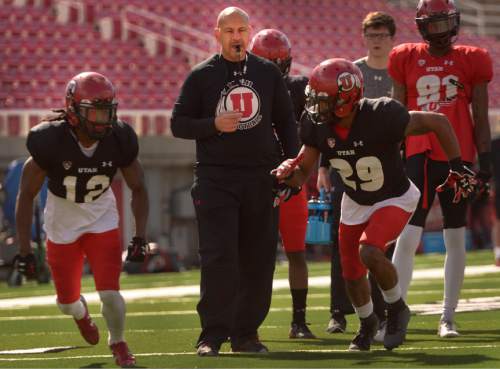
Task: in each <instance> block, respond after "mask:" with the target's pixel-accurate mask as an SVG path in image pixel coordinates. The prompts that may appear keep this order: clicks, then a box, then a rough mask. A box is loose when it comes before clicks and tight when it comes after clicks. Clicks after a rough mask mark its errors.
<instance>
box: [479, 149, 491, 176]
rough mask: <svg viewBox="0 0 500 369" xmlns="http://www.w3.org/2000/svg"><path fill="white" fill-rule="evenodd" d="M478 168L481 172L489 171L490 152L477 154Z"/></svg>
mask: <svg viewBox="0 0 500 369" xmlns="http://www.w3.org/2000/svg"><path fill="white" fill-rule="evenodd" d="M478 161H479V170H480V171H481V172H486V173H490V172H491V153H490V152H489V151H487V152H482V153H479V154H478Z"/></svg>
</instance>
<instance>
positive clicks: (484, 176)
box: [475, 152, 491, 200]
mask: <svg viewBox="0 0 500 369" xmlns="http://www.w3.org/2000/svg"><path fill="white" fill-rule="evenodd" d="M478 161H479V172H478V173H477V174H476V181H477V186H476V191H475V199H476V200H483V199H487V198H488V196H489V195H490V184H489V181H490V179H491V153H490V152H482V153H479V155H478Z"/></svg>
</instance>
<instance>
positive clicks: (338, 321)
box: [326, 314, 347, 333]
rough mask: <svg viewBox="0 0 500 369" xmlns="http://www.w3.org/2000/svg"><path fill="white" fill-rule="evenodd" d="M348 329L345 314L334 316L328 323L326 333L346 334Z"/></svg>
mask: <svg viewBox="0 0 500 369" xmlns="http://www.w3.org/2000/svg"><path fill="white" fill-rule="evenodd" d="M346 327H347V321H346V320H345V317H344V315H343V314H333V315H332V318H331V319H330V321H329V322H328V327H326V331H327V332H328V333H344V332H345V330H346Z"/></svg>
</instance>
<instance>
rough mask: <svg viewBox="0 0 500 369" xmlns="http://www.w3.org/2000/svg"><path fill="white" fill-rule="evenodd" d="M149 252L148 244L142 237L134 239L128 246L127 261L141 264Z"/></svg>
mask: <svg viewBox="0 0 500 369" xmlns="http://www.w3.org/2000/svg"><path fill="white" fill-rule="evenodd" d="M148 251H149V244H148V243H147V242H146V240H144V238H142V237H134V238H132V241H130V243H129V244H128V250H127V259H126V260H127V261H131V262H133V263H142V262H143V261H144V259H145V258H146V255H147V253H148Z"/></svg>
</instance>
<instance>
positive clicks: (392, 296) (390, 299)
mask: <svg viewBox="0 0 500 369" xmlns="http://www.w3.org/2000/svg"><path fill="white" fill-rule="evenodd" d="M380 292H382V296H383V297H384V301H385V302H387V303H388V304H393V303H395V302H396V301H398V300H399V299H400V298H401V288H400V287H399V282H398V283H396V285H395V286H394V287H392V288H391V289H390V290H385V291H384V290H383V289H382V288H381V289H380Z"/></svg>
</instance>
